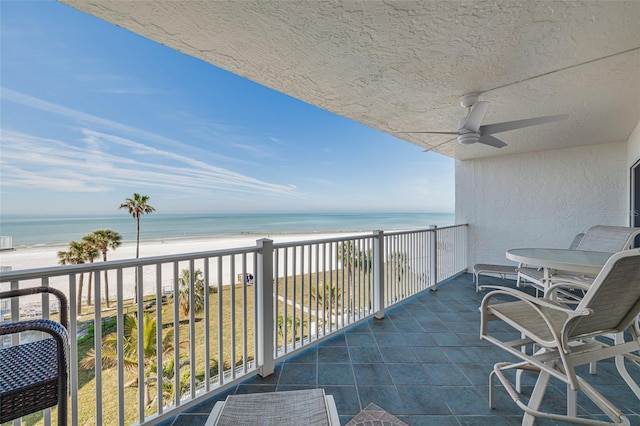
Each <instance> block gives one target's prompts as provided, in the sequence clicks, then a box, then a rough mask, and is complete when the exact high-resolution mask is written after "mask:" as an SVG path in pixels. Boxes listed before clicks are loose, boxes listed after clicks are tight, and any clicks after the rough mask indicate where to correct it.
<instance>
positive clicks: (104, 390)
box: [0, 225, 467, 425]
mask: <svg viewBox="0 0 640 426" xmlns="http://www.w3.org/2000/svg"><path fill="white" fill-rule="evenodd" d="M466 231H467V226H466V225H459V226H452V227H446V228H435V227H433V228H430V229H426V230H420V231H407V232H387V233H383V232H382V231H376V232H374V233H372V234H366V235H358V236H350V237H340V238H331V239H323V240H314V241H300V242H292V243H279V244H274V243H273V241H271V240H268V239H264V240H259V241H257V244H256V246H254V247H245V248H237V249H229V250H217V251H210V252H201V253H187V254H180V255H172V256H161V257H150V258H143V259H131V260H120V261H108V262H99V263H92V264H84V265H73V266H60V267H52V268H42V269H31V270H23V271H12V272H3V273H0V283H2V289H8V288H11V289H17V288H23V287H31V286H38V285H45V286H52V287H55V288H58V289H60V290H62V291H63V292H65V293H66V294H67V295H68V296H69V304H70V310H71V312H76V313H78V314H77V315H71V316H70V317H71V320H70V326H69V328H70V330H69V331H70V335H71V336H72V337H71V342H70V352H69V354H70V365H71V367H70V389H71V392H70V401H69V402H70V403H69V411H70V412H69V416H70V421H71V424H87V423H91V424H97V425H100V424H103V423H104V424H120V425H124V424H132V423H139V424H149V425H151V424H155V423H158V422H160V421H162V420H164V419H166V418H168V417H169V416H173V415H176V414H178V413H179V412H180V411H182V410H184V409H186V408H188V407H189V406H191V405H194V404H196V403H198V402H200V401H201V400H203V399H204V398H206V397H208V396H209V395H211V393H214V392H221V391H223V390H224V389H226V388H228V387H230V386H233V385H234V384H236V383H238V382H239V381H241V380H244V379H246V378H247V377H248V376H250V375H253V374H260V375H263V376H265V375H269V374H271V373H272V372H273V371H274V366H275V363H276V362H277V361H278V360H280V359H282V358H284V357H286V356H289V355H291V354H292V353H295V352H297V351H300V350H302V349H303V348H305V347H307V346H309V345H311V344H315V343H316V342H318V341H319V340H322V339H325V338H327V337H328V336H331V335H332V334H334V333H336V332H337V331H339V330H342V329H344V328H346V327H349V326H351V325H353V324H355V323H358V322H360V321H362V320H364V319H366V318H370V317H372V316H375V317H377V318H382V317H383V316H384V310H385V309H386V308H388V307H389V306H392V305H394V304H396V303H399V302H401V301H403V300H405V299H407V298H409V297H411V296H414V295H416V294H418V293H420V292H422V291H424V290H427V289H429V288H434V286H435V285H436V284H437V283H439V282H442V281H444V280H446V279H448V278H450V277H452V276H454V275H456V274H458V273H460V272H462V271H464V270H465V269H466V263H467V262H466V251H467V242H466ZM90 282H91V283H92V284H91V285H92V286H93V288H94V292H93V295H92V296H91V298H90V299H89V300H86V299H83V298H78V297H77V296H78V294H79V292H80V289H81V286H82V287H85V288H86V287H88V286H89V283H90ZM6 283H9V285H8V286H7V284H6ZM136 283H137V284H138V285H136ZM113 285H115V286H116V289H117V291H116V293H117V296H116V299H115V300H114V301H112V303H111V304H110V306H109V307H107V306H106V305H107V304H106V299H105V297H103V295H104V294H110V293H109V292H108V291H103V287H104V288H107V286H113ZM37 297H38V299H37V300H27V301H20V303H22V304H23V306H20V305H19V303H18V301H15V300H14V301H12V302H11V304H10V307H9V309H8V312H7V309H5V310H4V311H3V313H4V314H5V316H4V319H6V320H12V321H17V320H18V319H19V318H20V316H21V315H25V313H26V312H31V310H35V311H38V313H41V315H42V316H43V317H52V318H54V319H55V318H56V312H57V311H56V307H55V306H50V305H49V300H48V298H47V296H46V295H44V296H37ZM134 300H138V301H140V302H139V303H134ZM87 305H89V306H87ZM27 306H28V307H29V309H27ZM35 306H38V307H39V308H38V309H36V308H34V307H35ZM96 306H100V309H97V308H96ZM190 307H194V309H190ZM21 308H22V309H21ZM140 318H142V320H141V321H139V320H138V319H140ZM0 320H2V318H0ZM137 336H144V338H143V339H138V338H137ZM34 338H40V336H34V335H23V336H20V338H18V337H14V338H12V339H11V340H12V343H11V344H17V343H19V341H20V339H21V341H26V340H29V339H34ZM0 344H2V342H0ZM6 344H9V342H7V343H6ZM53 410H54V411H55V408H54V409H53ZM31 416H32V417H33V419H29V423H34V422H39V423H44V424H50V422H51V417H52V413H51V410H45V411H44V412H42V413H36V414H33V415H31ZM17 424H19V422H17Z"/></svg>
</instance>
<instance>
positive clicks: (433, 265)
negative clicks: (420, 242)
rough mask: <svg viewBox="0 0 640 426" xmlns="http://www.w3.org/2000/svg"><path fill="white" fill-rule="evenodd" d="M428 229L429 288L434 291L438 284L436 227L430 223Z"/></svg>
mask: <svg viewBox="0 0 640 426" xmlns="http://www.w3.org/2000/svg"><path fill="white" fill-rule="evenodd" d="M429 229H433V232H430V233H429V289H430V290H432V291H436V290H437V288H436V285H437V284H438V227H437V226H436V225H431V226H430V227H429Z"/></svg>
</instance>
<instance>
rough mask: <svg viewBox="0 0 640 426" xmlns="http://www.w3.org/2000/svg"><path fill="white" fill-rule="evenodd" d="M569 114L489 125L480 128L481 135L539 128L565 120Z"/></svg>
mask: <svg viewBox="0 0 640 426" xmlns="http://www.w3.org/2000/svg"><path fill="white" fill-rule="evenodd" d="M568 117H569V115H568V114H561V115H549V116H546V117H536V118H526V119H524V120H516V121H505V122H504V123H495V124H487V125H486V126H480V134H481V135H483V136H484V135H493V134H495V133H501V132H507V131H509V130H516V129H522V128H523V127H530V126H537V125H538V124H546V123H553V122H554V121H560V120H565V119H566V118H568Z"/></svg>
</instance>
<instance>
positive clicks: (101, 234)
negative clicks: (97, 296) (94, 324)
mask: <svg viewBox="0 0 640 426" xmlns="http://www.w3.org/2000/svg"><path fill="white" fill-rule="evenodd" d="M89 235H91V236H92V240H93V243H94V244H95V246H96V248H97V249H98V250H100V252H101V253H102V260H103V261H105V262H106V261H107V252H108V251H109V249H112V250H115V249H117V248H118V247H120V244H122V236H121V235H120V234H119V233H118V232H116V231H112V230H111V229H98V230H97V231H93V232H92V233H91V234H89ZM87 237H88V235H87ZM85 238H86V237H85ZM104 297H105V301H106V302H107V308H108V307H109V274H108V273H107V271H106V270H105V271H104Z"/></svg>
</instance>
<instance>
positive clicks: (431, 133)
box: [398, 132, 458, 135]
mask: <svg viewBox="0 0 640 426" xmlns="http://www.w3.org/2000/svg"><path fill="white" fill-rule="evenodd" d="M398 133H416V134H430V135H457V134H458V132H398Z"/></svg>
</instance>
